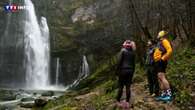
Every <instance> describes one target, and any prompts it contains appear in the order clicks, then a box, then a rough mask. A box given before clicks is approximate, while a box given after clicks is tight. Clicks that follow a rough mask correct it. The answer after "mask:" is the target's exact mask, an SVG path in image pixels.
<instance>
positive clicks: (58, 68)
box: [55, 58, 60, 85]
mask: <svg viewBox="0 0 195 110" xmlns="http://www.w3.org/2000/svg"><path fill="white" fill-rule="evenodd" d="M59 72H60V58H57V60H56V79H55V81H56V82H55V84H56V85H58V83H59Z"/></svg>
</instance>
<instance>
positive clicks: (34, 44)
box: [24, 0, 50, 89]
mask: <svg viewBox="0 0 195 110" xmlns="http://www.w3.org/2000/svg"><path fill="white" fill-rule="evenodd" d="M25 6H28V9H27V10H26V11H25V12H26V13H25V15H26V20H25V26H24V32H25V33H24V37H25V39H24V42H25V57H26V58H25V66H26V67H25V68H26V86H27V88H33V89H44V88H46V87H47V86H48V85H49V59H50V58H49V56H50V52H49V48H50V47H49V28H48V25H47V20H46V18H44V17H42V18H41V23H40V25H39V23H38V20H37V17H36V14H35V9H34V5H33V3H32V2H31V0H25Z"/></svg>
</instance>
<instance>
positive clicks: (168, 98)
mask: <svg viewBox="0 0 195 110" xmlns="http://www.w3.org/2000/svg"><path fill="white" fill-rule="evenodd" d="M161 100H162V101H165V102H167V101H171V100H172V98H171V96H165V97H163V98H161Z"/></svg>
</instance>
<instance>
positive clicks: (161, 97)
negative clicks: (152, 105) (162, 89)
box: [155, 95, 166, 101]
mask: <svg viewBox="0 0 195 110" xmlns="http://www.w3.org/2000/svg"><path fill="white" fill-rule="evenodd" d="M164 97H166V96H165V95H163V96H158V97H155V100H157V101H160V100H162V99H163V98H164Z"/></svg>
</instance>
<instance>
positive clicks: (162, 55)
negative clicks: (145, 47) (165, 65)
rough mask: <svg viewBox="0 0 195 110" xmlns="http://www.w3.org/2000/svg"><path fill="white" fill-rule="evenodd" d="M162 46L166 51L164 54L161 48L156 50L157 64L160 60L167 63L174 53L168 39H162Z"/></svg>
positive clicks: (155, 58)
mask: <svg viewBox="0 0 195 110" xmlns="http://www.w3.org/2000/svg"><path fill="white" fill-rule="evenodd" d="M160 45H162V48H164V49H165V51H164V52H163V50H162V49H160V47H157V48H156V49H155V51H154V55H153V57H154V61H155V62H157V61H160V60H163V61H167V60H168V59H169V58H170V57H171V54H172V52H173V49H172V47H171V44H170V42H169V41H168V40H167V39H162V40H161V44H160Z"/></svg>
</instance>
